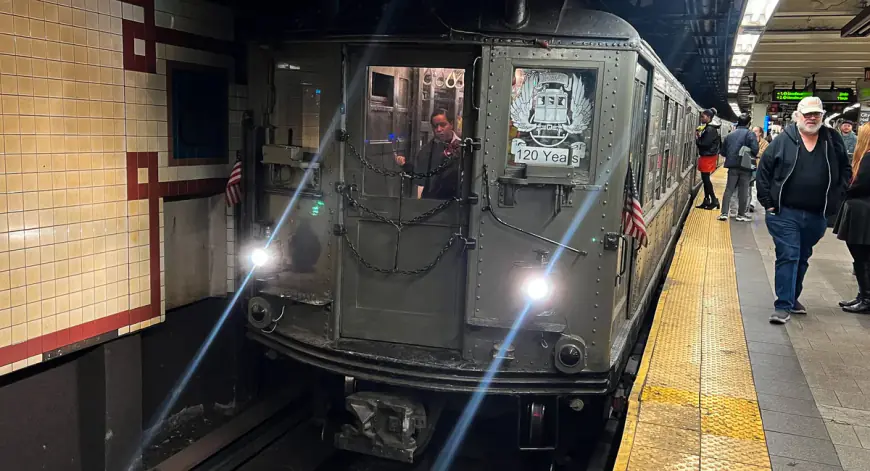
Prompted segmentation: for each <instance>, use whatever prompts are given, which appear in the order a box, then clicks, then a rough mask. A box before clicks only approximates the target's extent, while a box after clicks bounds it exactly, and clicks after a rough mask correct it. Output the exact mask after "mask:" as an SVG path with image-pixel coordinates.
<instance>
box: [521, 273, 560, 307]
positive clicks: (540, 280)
mask: <svg viewBox="0 0 870 471" xmlns="http://www.w3.org/2000/svg"><path fill="white" fill-rule="evenodd" d="M520 289H521V290H522V292H523V295H524V296H525V297H526V299H528V300H529V301H532V302H538V301H544V300H546V299H547V298H549V297H550V295H551V294H552V293H553V284H552V283H551V282H550V280H549V279H547V277H546V276H544V275H531V276H529V277H528V278H526V279H525V280H524V281H523V284H522V287H521V288H520Z"/></svg>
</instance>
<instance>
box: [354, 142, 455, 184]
mask: <svg viewBox="0 0 870 471" xmlns="http://www.w3.org/2000/svg"><path fill="white" fill-rule="evenodd" d="M349 137H350V134H347V137H346V138H345V139H346V140H345V142H344V143H345V144H347V147H348V149H350V153H351V154H353V155H354V157H356V158H357V159H359V161H360V162H361V163H362V164H363V167H365V168H367V169H368V170H370V171H372V172H374V173H376V174H378V175H382V176H385V177H399V176H401V177H404V178H418V179H424V178H429V177H434V176H435V175H438V174H439V173H441V172H443V171H445V170H447V168H449V167H450V166H451V165H452V164H453V159H452V158H450V157H444V160H443V161H441V163H440V164H439V165H438V166H437V167H435V168H433V169H432V170H429V171H428V172H424V173H417V172H406V171H404V170H387V169H384V168H380V167H375V166H374V164H372V163H371V162H369V160H368V159H366V158H365V157H363V155H362V154H360V153H359V151H357V150H356V147H354V146H353V144H351V143H350V139H349Z"/></svg>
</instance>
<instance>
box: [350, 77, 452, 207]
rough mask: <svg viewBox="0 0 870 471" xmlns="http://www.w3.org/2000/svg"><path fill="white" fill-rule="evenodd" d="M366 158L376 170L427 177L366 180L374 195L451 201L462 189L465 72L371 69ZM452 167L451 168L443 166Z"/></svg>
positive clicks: (370, 177) (367, 191)
mask: <svg viewBox="0 0 870 471" xmlns="http://www.w3.org/2000/svg"><path fill="white" fill-rule="evenodd" d="M368 75H369V93H368V97H367V100H366V125H365V141H364V142H365V150H364V153H365V154H364V155H365V157H366V159H367V160H368V161H369V162H372V163H373V164H374V166H375V167H380V168H386V169H388V170H392V171H396V170H399V169H402V170H405V171H406V172H409V173H410V172H414V173H418V174H426V177H421V178H413V179H411V180H410V181H407V180H405V179H399V178H393V177H385V176H381V175H378V174H375V173H373V172H367V173H366V176H365V186H364V191H365V194H366V195H371V196H391V197H398V196H399V194H400V193H402V192H404V193H403V195H404V196H405V197H410V198H417V199H421V198H422V199H440V200H443V199H450V198H453V197H455V196H456V193H457V191H458V184H459V175H460V172H459V165H458V161H459V157H460V153H461V142H462V106H463V98H464V96H463V95H464V92H465V70H464V69H448V68H430V67H375V66H372V67H369V68H368ZM445 163H446V164H447V165H446V166H445V165H444V164H445Z"/></svg>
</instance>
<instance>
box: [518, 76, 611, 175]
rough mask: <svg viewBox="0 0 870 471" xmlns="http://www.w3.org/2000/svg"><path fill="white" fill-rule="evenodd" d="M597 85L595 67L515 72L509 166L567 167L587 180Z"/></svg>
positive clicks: (590, 166) (589, 169)
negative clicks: (572, 168)
mask: <svg viewBox="0 0 870 471" xmlns="http://www.w3.org/2000/svg"><path fill="white" fill-rule="evenodd" d="M597 85H598V71H597V70H595V69H527V68H517V69H515V70H514V77H513V82H512V94H511V106H510V118H511V119H510V124H509V126H510V127H509V129H508V139H509V143H508V152H509V154H510V155H509V160H508V163H509V164H525V165H529V166H541V167H567V166H571V167H574V172H575V181H577V182H578V183H584V182H589V181H590V177H591V175H590V171H591V168H592V165H591V160H592V159H591V155H590V154H591V148H592V147H591V146H592V130H593V129H594V124H595V123H594V118H595V116H594V114H595V113H594V112H595V91H596V89H597Z"/></svg>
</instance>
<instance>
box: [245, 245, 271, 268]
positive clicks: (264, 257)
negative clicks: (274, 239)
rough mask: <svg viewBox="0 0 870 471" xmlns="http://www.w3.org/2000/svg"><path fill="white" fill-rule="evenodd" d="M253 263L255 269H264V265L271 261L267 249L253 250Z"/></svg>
mask: <svg viewBox="0 0 870 471" xmlns="http://www.w3.org/2000/svg"><path fill="white" fill-rule="evenodd" d="M250 257H251V263H252V264H253V265H254V266H255V267H262V266H263V265H265V264H267V263H269V261H270V260H271V258H272V257H271V255H270V254H269V252H268V251H266V249H254V250H251V256H250Z"/></svg>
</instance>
